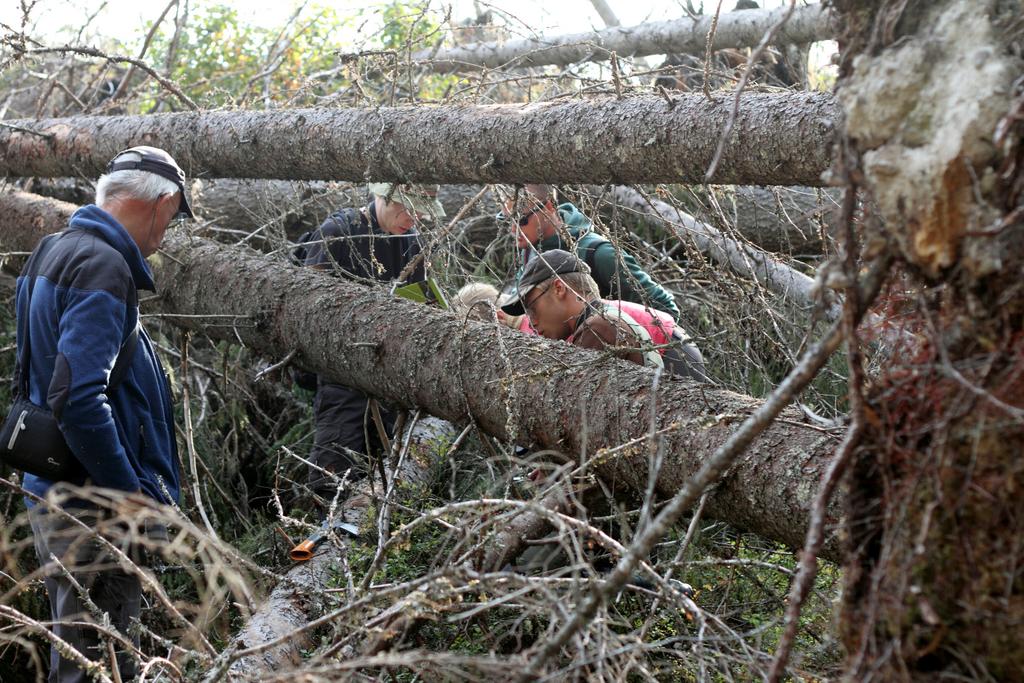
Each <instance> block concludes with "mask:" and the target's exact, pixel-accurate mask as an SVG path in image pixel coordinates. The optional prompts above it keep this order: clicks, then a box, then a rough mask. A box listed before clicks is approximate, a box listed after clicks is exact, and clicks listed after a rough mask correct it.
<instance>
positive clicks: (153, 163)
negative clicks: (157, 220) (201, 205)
mask: <svg viewBox="0 0 1024 683" xmlns="http://www.w3.org/2000/svg"><path fill="white" fill-rule="evenodd" d="M115 171H147V172H149V173H155V174H156V175H158V176H160V177H161V178H167V179H168V180H170V181H171V182H172V183H174V184H175V185H177V186H178V189H179V190H180V191H181V202H180V203H179V204H178V211H179V212H180V213H183V214H185V215H187V216H188V217H189V218H195V216H194V215H193V214H192V207H190V206H189V205H188V198H187V197H186V195H187V193H186V192H185V172H184V171H183V170H181V167H180V166H178V162H176V161H175V160H174V158H173V157H172V156H171V155H170V154H168V153H167V152H165V151H163V150H162V149H160V148H159V147H147V146H146V145H140V146H138V147H130V148H128V149H126V150H122V151H120V152H118V153H117V154H115V155H114V158H113V159H111V160H110V163H109V164H107V173H114V172H115Z"/></svg>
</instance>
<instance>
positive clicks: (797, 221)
mask: <svg viewBox="0 0 1024 683" xmlns="http://www.w3.org/2000/svg"><path fill="white" fill-rule="evenodd" d="M840 198H841V193H840V192H839V191H837V190H835V189H834V188H813V187H753V186H742V185H740V186H736V187H735V188H734V189H733V191H732V192H731V193H727V195H726V197H725V199H724V200H723V201H721V205H722V210H723V211H724V212H725V215H726V218H728V219H729V220H730V221H731V222H732V224H733V226H734V227H735V228H736V231H737V232H739V233H740V234H741V235H743V237H744V238H746V239H748V240H750V241H751V242H753V243H754V244H756V245H757V246H759V247H761V248H762V249H764V250H765V251H770V252H774V253H779V254H792V255H794V256H820V255H821V254H822V252H823V251H824V244H823V243H822V238H823V237H824V238H826V239H827V238H829V237H831V236H832V235H833V233H834V226H835V214H836V212H837V211H838V209H839V201H840Z"/></svg>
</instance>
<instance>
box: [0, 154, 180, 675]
mask: <svg viewBox="0 0 1024 683" xmlns="http://www.w3.org/2000/svg"><path fill="white" fill-rule="evenodd" d="M184 182H185V174H184V172H182V170H181V169H180V168H179V167H178V165H177V163H175V161H174V159H172V158H171V156H170V155H169V154H167V153H166V152H164V151H163V150H160V149H156V148H153V147H133V148H131V149H128V150H125V151H123V152H121V153H120V154H118V155H117V156H116V157H114V159H113V160H112V161H111V162H110V164H109V166H108V167H107V173H106V174H105V175H103V176H102V177H101V178H100V179H99V181H98V183H97V185H96V204H90V205H88V206H84V207H82V208H81V209H79V210H78V211H76V212H75V213H74V215H73V216H72V217H71V220H70V222H69V224H68V227H67V229H65V230H63V231H62V232H60V233H58V234H57V235H53V236H50V237H47V238H45V239H44V240H43V241H42V242H41V243H40V246H38V247H36V252H37V253H36V254H34V257H35V258H34V259H30V265H31V264H32V261H33V260H34V261H36V262H37V263H35V264H34V267H33V271H34V272H36V273H37V274H36V276H35V277H34V282H33V283H32V287H31V288H30V287H29V283H28V282H27V281H26V280H27V278H26V273H23V274H22V276H21V277H20V278H18V284H17V294H16V312H17V318H18V338H17V341H18V348H19V352H20V350H21V348H22V346H23V345H24V344H25V343H26V338H27V340H28V343H29V347H28V348H29V351H30V356H29V367H28V368H27V369H26V368H19V372H25V371H26V370H27V372H28V379H29V381H28V387H29V399H30V400H31V401H32V402H33V403H35V404H36V405H39V406H48V407H49V408H50V410H52V411H53V414H54V416H55V417H56V418H57V421H58V424H59V426H60V430H61V432H62V433H63V435H64V439H65V440H66V441H67V444H68V447H69V448H70V450H71V452H72V453H73V454H74V456H75V458H76V459H77V460H78V461H79V462H80V463H81V465H82V472H81V474H80V475H79V476H77V477H73V478H72V480H71V481H70V482H69V483H71V484H75V485H78V486H91V487H98V488H103V489H108V490H110V491H108V493H109V494H110V495H112V496H114V497H115V498H122V500H123V501H124V506H125V507H130V505H131V503H132V498H133V497H135V496H145V497H148V498H150V499H152V500H154V501H157V502H159V503H175V502H177V498H178V452H177V446H176V444H175V439H174V423H173V414H172V409H171V394H170V388H169V387H168V383H167V378H166V375H165V374H164V371H163V368H162V367H161V365H160V361H159V359H158V358H157V356H156V353H154V351H153V346H152V344H151V342H150V339H149V336H148V335H147V334H146V332H145V330H143V329H141V328H140V327H138V325H139V307H138V290H139V289H147V290H155V286H154V284H153V275H152V272H151V271H150V269H149V266H148V265H147V263H146V257H148V256H149V255H150V254H152V253H153V252H155V251H156V250H157V248H158V247H159V246H160V243H161V242H162V241H163V238H164V233H165V231H166V230H167V227H168V225H169V224H170V223H171V221H172V220H173V219H175V218H176V217H183V216H187V217H191V216H192V211H191V209H190V208H189V205H188V201H187V200H186V197H185V186H184ZM27 270H28V267H26V272H27ZM136 329H137V332H136ZM121 355H126V356H127V358H126V360H125V361H122V362H127V363H128V366H127V372H125V373H124V374H123V379H122V381H121V382H120V384H119V385H118V386H116V388H111V387H110V386H108V384H109V383H110V376H111V371H112V369H113V368H114V366H115V363H116V362H117V360H118V358H119V356H121ZM19 357H20V353H19ZM55 483H56V482H53V481H49V480H46V479H42V478H40V477H37V476H33V475H26V476H25V488H26V489H27V490H28V491H29V492H31V493H33V494H35V495H37V496H45V495H46V493H47V491H49V489H50V488H51V487H52V486H53V485H54V484H55ZM121 492H123V493H121ZM28 502H29V505H30V507H32V510H31V514H30V520H31V524H32V532H33V535H34V540H35V546H36V553H37V554H38V556H39V562H40V564H41V565H50V567H49V568H50V571H47V578H46V579H45V583H46V589H47V592H48V594H49V600H50V612H51V616H52V620H53V626H52V628H53V632H54V634H55V635H57V636H59V637H60V638H61V639H63V640H65V641H67V642H68V643H70V644H71V645H72V646H73V647H74V648H75V649H77V650H78V651H79V652H81V653H82V654H83V655H85V657H86V658H88V659H92V660H97V659H101V658H104V659H106V646H105V645H104V644H103V643H102V642H101V640H100V637H99V633H98V631H97V630H96V629H95V628H91V627H88V626H77V625H76V626H72V625H71V624H72V623H76V622H77V623H80V622H89V621H93V618H92V617H91V616H89V615H90V612H89V610H88V609H87V608H86V605H85V603H84V602H83V600H82V598H81V596H79V595H78V593H77V591H76V589H75V587H74V585H73V583H72V582H71V581H69V580H68V579H67V578H66V577H65V576H64V575H62V574H61V573H60V572H59V570H58V568H57V567H56V566H55V565H54V564H53V563H52V562H51V560H50V556H51V554H52V555H55V556H56V557H57V558H58V559H60V560H61V561H62V562H63V563H64V564H65V566H66V567H67V568H68V569H69V570H70V571H71V572H72V574H73V575H74V576H75V578H76V579H77V580H78V582H79V583H81V584H82V585H83V586H84V587H85V588H86V590H87V591H88V592H89V598H90V599H91V600H92V602H94V603H95V604H96V605H97V606H98V607H99V609H101V610H103V611H105V612H107V614H109V615H110V620H111V625H112V627H113V628H115V629H116V630H117V631H119V632H120V633H121V634H122V635H125V636H126V637H128V638H131V637H132V636H129V635H128V634H129V630H128V627H129V625H130V622H131V620H132V619H137V618H138V616H139V608H140V599H141V590H140V584H139V580H138V578H137V577H136V576H135V575H134V574H130V573H127V572H125V571H123V570H122V569H120V568H118V566H117V564H116V562H113V561H111V558H109V557H108V556H106V555H105V554H104V552H103V551H102V550H100V549H99V546H98V544H96V543H95V542H89V540H90V539H88V537H87V536H85V537H83V534H84V532H82V531H81V530H80V529H79V528H78V527H77V526H76V525H74V524H72V523H70V521H69V520H68V519H67V518H66V517H64V516H63V515H61V514H59V513H58V512H54V511H53V510H50V509H47V507H48V506H45V505H33V504H32V501H28ZM64 509H65V511H67V512H68V513H70V514H72V515H74V516H75V517H77V518H78V519H79V520H81V521H84V522H86V523H87V524H89V525H90V526H91V527H98V526H99V525H100V524H101V523H102V521H103V519H104V518H105V514H106V513H104V512H103V511H100V510H97V509H96V508H95V507H93V506H90V505H88V504H87V503H85V502H83V501H80V500H71V501H67V502H66V504H65V508H64ZM135 641H136V642H138V637H137V636H135ZM118 649H119V650H120V648H118ZM117 662H118V667H119V669H120V674H121V680H128V679H130V678H132V677H133V676H134V674H135V661H134V660H133V659H131V658H130V657H129V656H127V655H126V653H125V652H123V651H119V652H118V656H117ZM49 680H50V683H57V682H60V683H70V682H74V683H78V682H79V681H81V682H83V683H84V681H86V680H88V675H87V674H86V673H85V672H84V671H82V670H80V669H79V668H78V666H77V665H76V664H75V663H74V662H73V661H71V660H68V659H65V658H63V657H61V656H60V654H59V653H58V652H57V650H56V649H55V648H54V649H52V650H51V653H50V677H49Z"/></svg>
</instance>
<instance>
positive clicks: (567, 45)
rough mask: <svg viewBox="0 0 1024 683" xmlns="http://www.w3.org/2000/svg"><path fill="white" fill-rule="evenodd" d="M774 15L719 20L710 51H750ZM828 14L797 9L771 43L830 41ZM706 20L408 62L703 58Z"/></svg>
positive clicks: (457, 66) (463, 50) (479, 47)
mask: <svg viewBox="0 0 1024 683" xmlns="http://www.w3.org/2000/svg"><path fill="white" fill-rule="evenodd" d="M787 9H788V8H787V7H782V8H779V9H776V10H771V11H768V10H746V11H742V12H729V13H727V14H723V15H722V16H721V17H719V20H718V25H717V26H716V27H715V31H714V36H713V40H712V42H711V49H712V50H721V49H723V48H734V47H752V46H754V45H757V44H758V42H760V40H761V37H762V36H763V35H764V34H765V33H766V32H767V31H768V29H770V28H771V27H772V26H774V25H775V24H777V23H778V22H779V21H780V20H781V19H782V17H783V16H784V15H785V14H786V11H787ZM830 17H831V15H830V13H829V12H828V11H827V10H826V9H825V8H823V7H822V5H820V4H816V5H807V6H806V7H799V8H797V9H796V10H795V11H794V12H793V15H792V16H791V17H790V18H789V21H787V22H786V24H785V25H784V26H783V27H782V28H781V29H780V30H779V31H778V32H777V33H776V35H775V42H776V43H779V44H785V43H796V44H801V43H812V42H815V41H818V40H828V39H830V38H832V37H833V36H834V33H833V31H832V28H831V25H830ZM711 22H712V17H711V16H702V17H697V18H694V19H677V20H675V21H655V22H648V23H644V24H640V25H638V26H628V27H621V26H616V27H613V28H607V29H604V30H601V31H594V32H589V33H574V34H571V35H564V36H556V37H550V38H546V37H543V36H541V37H537V38H526V39H523V40H510V41H506V42H488V43H472V44H470V45H462V46H459V47H452V48H448V49H445V50H440V51H438V52H437V53H436V54H434V53H433V51H431V50H423V51H420V52H417V53H415V54H413V56H412V58H413V60H415V61H418V62H420V63H422V64H424V65H425V66H426V67H427V68H429V69H430V70H432V71H436V72H440V73H450V72H454V71H466V70H473V69H484V68H486V69H494V68H499V67H506V68H508V67H528V66H543V65H546V64H553V65H558V66H565V65H567V64H574V63H576V62H586V61H591V62H596V61H602V60H607V59H608V58H609V57H610V56H611V54H612V53H614V54H616V55H618V56H620V57H627V56H633V57H642V56H646V55H655V54H677V53H683V52H692V53H700V54H703V53H704V51H705V49H706V46H707V40H708V33H709V32H710V31H711Z"/></svg>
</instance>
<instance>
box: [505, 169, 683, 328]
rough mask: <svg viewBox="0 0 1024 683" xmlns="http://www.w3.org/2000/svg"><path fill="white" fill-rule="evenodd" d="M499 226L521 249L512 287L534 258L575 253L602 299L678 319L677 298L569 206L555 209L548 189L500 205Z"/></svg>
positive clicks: (531, 188) (529, 190)
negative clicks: (632, 304)
mask: <svg viewBox="0 0 1024 683" xmlns="http://www.w3.org/2000/svg"><path fill="white" fill-rule="evenodd" d="M498 221H499V223H503V224H506V225H508V227H509V228H510V229H511V230H512V231H513V234H514V235H515V238H516V247H517V248H518V249H519V269H518V271H517V273H516V278H515V282H519V279H520V278H521V277H522V275H523V271H524V270H525V269H526V266H527V264H529V263H530V261H531V260H532V259H533V258H534V257H535V256H536V255H537V254H538V253H542V252H545V251H550V250H552V249H564V250H566V251H571V252H575V254H576V256H577V257H579V258H580V259H581V260H582V261H584V262H585V263H586V264H587V265H588V266H590V272H591V275H592V276H593V278H594V280H595V281H596V282H597V286H598V288H599V289H600V291H601V297H602V298H604V299H621V300H624V301H632V302H635V303H638V304H642V305H645V306H650V307H651V308H655V309H657V310H659V311H664V312H665V313H668V314H669V315H671V316H672V318H673V319H675V320H678V319H679V309H678V308H677V307H676V302H675V298H674V297H673V296H672V294H670V293H669V292H668V291H667V290H666V289H665V288H664V287H662V286H661V285H659V284H658V283H657V282H655V281H654V279H653V278H651V276H650V275H648V274H647V272H646V271H644V269H643V268H641V267H640V264H639V263H637V262H636V259H635V258H634V257H633V255H632V254H630V253H629V252H627V251H625V250H623V249H619V248H618V247H616V246H615V245H614V244H613V243H612V242H610V241H609V240H608V239H607V238H606V237H603V236H602V235H600V234H598V233H597V232H596V231H595V230H594V226H593V223H591V221H590V219H589V218H587V217H586V216H585V215H583V213H581V212H580V210H579V209H577V208H576V207H575V206H574V205H573V204H571V203H569V202H565V203H563V204H558V201H557V195H556V192H555V189H554V188H553V187H551V186H550V185H525V186H524V187H523V188H521V189H518V190H517V191H516V192H515V193H514V195H513V196H512V197H510V198H509V199H508V201H506V202H505V204H504V210H503V211H502V212H501V213H499V214H498Z"/></svg>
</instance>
